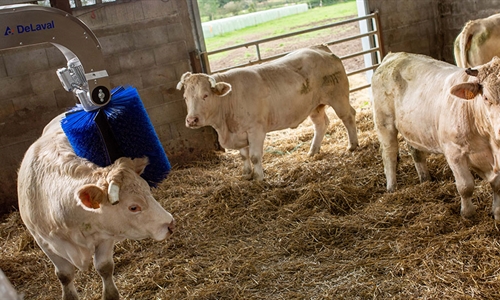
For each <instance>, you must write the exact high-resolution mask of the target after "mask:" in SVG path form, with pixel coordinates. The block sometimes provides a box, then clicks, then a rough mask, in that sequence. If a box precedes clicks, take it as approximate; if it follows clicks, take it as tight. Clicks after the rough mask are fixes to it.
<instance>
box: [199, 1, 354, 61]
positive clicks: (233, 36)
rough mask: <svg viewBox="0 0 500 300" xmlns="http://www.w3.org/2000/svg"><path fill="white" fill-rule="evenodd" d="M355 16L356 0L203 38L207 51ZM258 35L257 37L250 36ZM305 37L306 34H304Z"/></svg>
mask: <svg viewBox="0 0 500 300" xmlns="http://www.w3.org/2000/svg"><path fill="white" fill-rule="evenodd" d="M353 16H357V8H356V1H354V0H353V1H349V2H344V3H339V4H335V5H330V6H324V7H317V8H313V9H309V10H308V11H307V12H304V13H301V14H296V15H292V16H287V17H284V18H281V19H277V20H274V21H270V22H266V23H262V24H259V25H256V26H252V27H247V28H244V29H241V30H237V31H233V32H230V33H227V34H223V35H220V36H216V37H212V38H208V39H205V45H206V47H207V51H213V50H216V49H220V48H224V47H229V46H232V45H237V44H242V43H246V42H250V41H253V40H255V39H262V38H267V37H272V36H277V35H281V34H285V33H289V32H295V31H299V30H303V29H306V28H308V27H311V23H312V24H314V26H320V25H324V24H328V23H332V22H335V21H337V19H339V18H347V17H353ZM255 36H258V38H252V37H255ZM304 38H306V36H304Z"/></svg>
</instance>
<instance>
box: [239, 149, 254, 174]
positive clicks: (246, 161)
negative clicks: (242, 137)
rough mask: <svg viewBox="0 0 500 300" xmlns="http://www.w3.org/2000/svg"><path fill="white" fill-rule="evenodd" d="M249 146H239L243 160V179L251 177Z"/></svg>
mask: <svg viewBox="0 0 500 300" xmlns="http://www.w3.org/2000/svg"><path fill="white" fill-rule="evenodd" d="M248 148H249V147H245V148H241V149H240V155H241V159H242V160H243V179H246V180H250V179H252V173H253V169H252V162H251V161H250V154H249V149H248Z"/></svg>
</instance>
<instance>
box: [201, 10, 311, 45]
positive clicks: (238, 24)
mask: <svg viewBox="0 0 500 300" xmlns="http://www.w3.org/2000/svg"><path fill="white" fill-rule="evenodd" d="M307 9H308V7H307V4H305V3H304V4H297V5H291V6H285V7H280V8H274V9H268V10H264V11H258V12H254V13H249V14H245V15H241V16H234V17H229V18H224V19H219V20H213V21H208V22H203V23H201V26H202V29H203V36H204V37H205V38H206V39H207V38H211V37H214V36H217V35H220V34H224V33H227V32H231V31H235V30H238V29H243V28H245V27H250V26H255V25H257V24H261V23H264V22H269V21H272V20H276V19H279V18H283V17H286V16H290V15H294V14H298V13H303V12H306V11H307Z"/></svg>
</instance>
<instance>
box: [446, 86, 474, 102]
mask: <svg viewBox="0 0 500 300" xmlns="http://www.w3.org/2000/svg"><path fill="white" fill-rule="evenodd" d="M480 92H481V86H480V85H479V84H478V83H473V82H467V83H461V84H457V85H454V86H452V87H451V89H450V94H452V95H454V96H457V97H458V98H461V99H464V100H471V99H474V98H476V96H477V95H478V94H479V93H480Z"/></svg>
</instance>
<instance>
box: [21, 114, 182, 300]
mask: <svg viewBox="0 0 500 300" xmlns="http://www.w3.org/2000/svg"><path fill="white" fill-rule="evenodd" d="M60 119H61V116H59V117H57V118H55V119H54V120H53V121H52V122H51V123H49V124H48V125H47V126H46V127H45V129H44V131H43V133H42V136H41V137H40V138H39V139H38V140H37V141H35V143H33V145H31V147H30V148H29V149H28V151H27V152H26V154H25V156H24V159H23V161H22V163H21V167H20V169H19V175H18V198H19V211H20V213H21V218H22V220H23V222H24V223H25V225H26V227H27V228H28V230H29V231H30V233H31V234H32V235H33V237H34V238H35V241H36V242H37V244H38V245H39V246H40V248H41V249H42V250H43V251H44V252H45V254H46V255H47V256H48V257H49V258H50V260H51V261H52V263H53V264H54V266H55V270H56V275H57V277H58V278H59V281H60V282H61V285H62V298H63V299H68V300H69V299H78V295H77V292H76V288H75V285H74V282H73V280H74V277H75V267H77V268H79V269H80V270H88V269H89V267H90V264H91V262H92V256H93V260H94V266H95V268H96V270H97V272H98V273H99V275H100V276H101V278H102V282H103V296H102V298H103V299H106V300H110V299H119V293H118V290H117V288H116V285H115V283H114V281H113V269H114V262H113V246H114V244H115V242H117V241H120V240H123V239H126V238H129V239H134V240H139V239H144V238H153V239H155V240H163V239H165V238H167V237H168V236H169V235H170V234H171V233H172V230H173V228H174V223H175V222H174V219H173V217H172V215H171V214H170V213H168V212H167V211H165V210H164V209H163V208H162V207H161V205H160V204H159V203H158V202H157V201H156V200H155V199H154V198H153V196H152V195H151V191H150V188H149V185H148V183H147V182H146V181H145V180H144V179H143V178H141V177H140V174H141V173H142V172H143V170H144V168H145V167H146V165H147V164H148V159H147V158H136V159H130V158H119V159H118V160H116V162H115V163H114V164H112V165H110V166H108V167H105V168H101V167H98V166H97V165H95V164H93V163H91V162H89V161H88V160H86V159H84V158H80V157H78V156H76V155H75V153H74V152H73V149H72V148H71V145H70V144H69V142H68V139H67V137H66V135H65V134H64V132H63V130H62V128H61V125H60Z"/></svg>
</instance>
